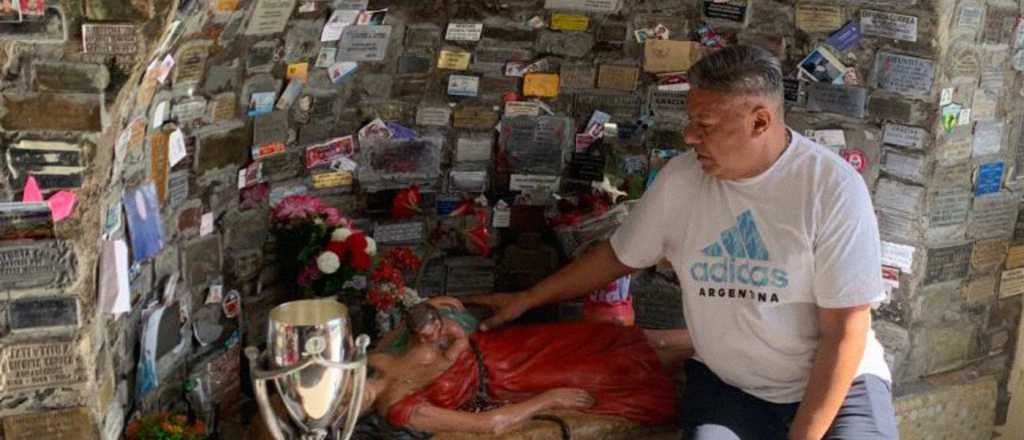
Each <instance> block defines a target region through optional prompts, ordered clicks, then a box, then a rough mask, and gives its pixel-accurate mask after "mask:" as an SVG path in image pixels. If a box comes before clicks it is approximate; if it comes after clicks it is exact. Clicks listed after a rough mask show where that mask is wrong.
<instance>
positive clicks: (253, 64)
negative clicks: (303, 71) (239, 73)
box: [245, 40, 282, 73]
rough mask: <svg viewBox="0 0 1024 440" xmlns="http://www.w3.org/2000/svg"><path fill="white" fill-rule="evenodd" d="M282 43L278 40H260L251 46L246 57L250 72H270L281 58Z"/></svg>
mask: <svg viewBox="0 0 1024 440" xmlns="http://www.w3.org/2000/svg"><path fill="white" fill-rule="evenodd" d="M280 50H281V45H280V43H279V42H278V40H270V41H260V42H258V43H256V44H253V45H252V46H251V47H249V50H248V51H247V53H246V58H245V71H246V72H248V73H268V72H270V71H271V70H272V69H273V68H274V66H275V65H276V64H277V62H278V61H280V59H281V56H282V55H281V53H280Z"/></svg>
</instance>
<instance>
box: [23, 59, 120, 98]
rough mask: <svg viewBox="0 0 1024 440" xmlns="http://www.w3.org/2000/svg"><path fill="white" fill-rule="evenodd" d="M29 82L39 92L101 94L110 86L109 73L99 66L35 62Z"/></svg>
mask: <svg viewBox="0 0 1024 440" xmlns="http://www.w3.org/2000/svg"><path fill="white" fill-rule="evenodd" d="M31 82H32V85H33V87H34V88H35V89H36V90H40V91H69V92H79V93H101V92H103V91H104V90H105V89H106V88H107V86H108V85H109V84H110V73H109V71H108V70H107V68H106V67H104V66H102V65H99V64H84V63H68V62H59V61H58V62H45V61H38V60H37V61H34V62H33V63H32V80H31Z"/></svg>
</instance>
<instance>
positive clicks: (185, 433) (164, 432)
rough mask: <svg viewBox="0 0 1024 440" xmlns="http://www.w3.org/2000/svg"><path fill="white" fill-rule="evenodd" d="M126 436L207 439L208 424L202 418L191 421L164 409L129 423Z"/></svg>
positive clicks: (133, 439)
mask: <svg viewBox="0 0 1024 440" xmlns="http://www.w3.org/2000/svg"><path fill="white" fill-rule="evenodd" d="M125 437H126V438H128V440H205V439H206V438H207V435H206V424H205V423H203V421H202V420H196V421H194V422H191V423H189V421H188V417H186V416H184V415H181V414H171V413H170V412H167V411H162V412H158V413H155V414H150V415H147V416H143V417H141V418H139V419H136V420H134V421H132V422H131V423H129V424H128V427H127V428H126V429H125Z"/></svg>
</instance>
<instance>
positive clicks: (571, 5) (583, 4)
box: [544, 0, 619, 13]
mask: <svg viewBox="0 0 1024 440" xmlns="http://www.w3.org/2000/svg"><path fill="white" fill-rule="evenodd" d="M544 8H545V9H570V10H575V11H584V12H596V13H613V12H616V11H618V10H619V0H544Z"/></svg>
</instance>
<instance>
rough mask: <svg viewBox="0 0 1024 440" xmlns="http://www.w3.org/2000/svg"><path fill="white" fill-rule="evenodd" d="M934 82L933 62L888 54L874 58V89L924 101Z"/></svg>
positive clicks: (884, 53) (929, 94)
mask: <svg viewBox="0 0 1024 440" xmlns="http://www.w3.org/2000/svg"><path fill="white" fill-rule="evenodd" d="M934 80H935V62H934V61H931V60H926V59H924V58H917V57H912V56H907V55H898V54H894V53H889V52H879V53H878V56H877V57H876V58H875V87H878V88H879V89H882V90H887V91H890V92H893V93H897V94H900V95H903V96H909V97H913V98H921V99H926V98H928V97H930V96H931V91H932V82H934Z"/></svg>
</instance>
